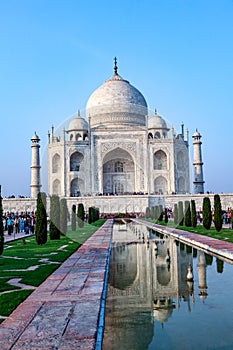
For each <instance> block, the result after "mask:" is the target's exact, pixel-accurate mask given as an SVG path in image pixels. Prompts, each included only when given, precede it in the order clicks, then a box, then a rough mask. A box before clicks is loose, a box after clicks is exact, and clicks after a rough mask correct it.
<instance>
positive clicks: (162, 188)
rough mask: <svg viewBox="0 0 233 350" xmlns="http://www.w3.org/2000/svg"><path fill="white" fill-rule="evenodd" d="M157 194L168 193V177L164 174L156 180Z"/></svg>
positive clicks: (155, 188)
mask: <svg viewBox="0 0 233 350" xmlns="http://www.w3.org/2000/svg"><path fill="white" fill-rule="evenodd" d="M154 192H155V194H167V192H168V190H167V179H166V178H165V177H164V176H158V177H157V178H156V179H155V180H154Z"/></svg>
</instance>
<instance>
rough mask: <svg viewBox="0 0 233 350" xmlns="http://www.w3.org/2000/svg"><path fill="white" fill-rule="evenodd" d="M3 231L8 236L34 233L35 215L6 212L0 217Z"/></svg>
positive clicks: (32, 213)
mask: <svg viewBox="0 0 233 350" xmlns="http://www.w3.org/2000/svg"><path fill="white" fill-rule="evenodd" d="M2 223H3V230H4V231H5V232H7V233H8V235H12V234H17V233H21V232H24V233H25V234H29V233H34V227H35V213H34V212H21V213H18V212H17V213H9V212H6V213H4V214H3V216H2Z"/></svg>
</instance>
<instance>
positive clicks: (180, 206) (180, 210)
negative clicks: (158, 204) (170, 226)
mask: <svg viewBox="0 0 233 350" xmlns="http://www.w3.org/2000/svg"><path fill="white" fill-rule="evenodd" d="M178 225H180V226H183V225H184V209H183V202H181V201H179V202H178Z"/></svg>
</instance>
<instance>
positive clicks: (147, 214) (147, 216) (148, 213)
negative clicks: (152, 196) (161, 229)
mask: <svg viewBox="0 0 233 350" xmlns="http://www.w3.org/2000/svg"><path fill="white" fill-rule="evenodd" d="M149 217H150V208H149V207H146V218H147V219H149Z"/></svg>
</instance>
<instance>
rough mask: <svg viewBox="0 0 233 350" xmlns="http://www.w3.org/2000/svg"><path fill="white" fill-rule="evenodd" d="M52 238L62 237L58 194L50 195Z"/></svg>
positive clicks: (50, 229) (50, 228)
mask: <svg viewBox="0 0 233 350" xmlns="http://www.w3.org/2000/svg"><path fill="white" fill-rule="evenodd" d="M49 231H50V239H52V240H53V239H60V235H61V232H60V200H59V197H58V195H56V194H53V195H52V196H51V197H50V223H49Z"/></svg>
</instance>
